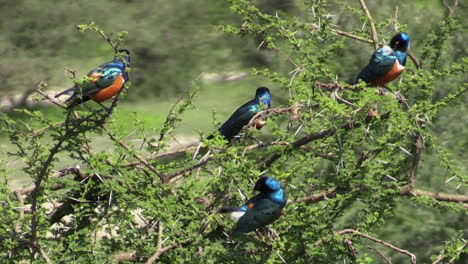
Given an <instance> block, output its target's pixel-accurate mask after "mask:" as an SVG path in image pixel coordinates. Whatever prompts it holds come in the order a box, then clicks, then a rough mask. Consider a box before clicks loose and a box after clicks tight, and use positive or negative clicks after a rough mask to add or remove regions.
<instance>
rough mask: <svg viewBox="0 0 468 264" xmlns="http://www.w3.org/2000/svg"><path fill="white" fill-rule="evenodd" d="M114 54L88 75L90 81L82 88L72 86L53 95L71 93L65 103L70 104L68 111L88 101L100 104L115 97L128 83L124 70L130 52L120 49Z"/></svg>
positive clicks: (128, 61) (128, 60)
mask: <svg viewBox="0 0 468 264" xmlns="http://www.w3.org/2000/svg"><path fill="white" fill-rule="evenodd" d="M118 53H120V54H122V55H118V54H116V56H115V57H114V60H113V61H110V62H107V63H104V64H102V65H100V66H98V67H97V68H95V69H93V70H92V71H90V72H89V73H88V75H87V76H88V77H90V78H91V79H90V80H89V82H88V83H86V84H85V85H83V87H81V88H80V87H78V85H74V86H73V87H72V88H70V89H67V90H65V91H62V92H60V93H59V94H57V95H55V97H56V98H57V97H59V96H61V95H64V94H69V93H72V95H71V96H70V98H68V99H67V101H66V102H70V103H69V105H68V107H67V108H68V109H70V108H72V107H74V106H76V105H79V104H81V103H83V102H86V101H88V100H90V99H93V100H94V101H96V102H98V103H100V102H102V101H105V100H107V99H109V98H111V97H112V96H114V95H116V94H117V93H118V92H120V90H121V89H122V88H123V87H124V85H125V83H126V82H127V81H128V73H127V72H126V71H125V69H126V68H127V67H128V65H129V63H130V52H129V51H128V50H126V49H121V50H119V51H118Z"/></svg>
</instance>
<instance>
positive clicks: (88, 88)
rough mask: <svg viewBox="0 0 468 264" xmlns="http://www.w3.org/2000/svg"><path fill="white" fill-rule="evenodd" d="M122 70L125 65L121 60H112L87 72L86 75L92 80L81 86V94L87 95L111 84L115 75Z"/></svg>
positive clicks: (121, 72)
mask: <svg viewBox="0 0 468 264" xmlns="http://www.w3.org/2000/svg"><path fill="white" fill-rule="evenodd" d="M124 72H125V65H124V63H123V62H121V61H112V62H108V63H104V64H102V65H100V66H99V67H97V68H95V69H94V70H92V71H90V72H89V73H88V77H90V78H92V80H91V81H90V82H88V83H87V84H86V85H85V86H84V87H83V96H88V95H90V94H93V93H96V92H98V91H100V90H102V89H104V88H107V87H109V86H111V85H112V84H113V83H114V82H115V80H116V78H117V76H119V75H120V74H123V73H124Z"/></svg>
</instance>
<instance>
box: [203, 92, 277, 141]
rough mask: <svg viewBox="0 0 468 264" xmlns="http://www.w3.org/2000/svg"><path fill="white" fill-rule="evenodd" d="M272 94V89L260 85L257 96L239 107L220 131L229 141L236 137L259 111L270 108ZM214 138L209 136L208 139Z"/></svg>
mask: <svg viewBox="0 0 468 264" xmlns="http://www.w3.org/2000/svg"><path fill="white" fill-rule="evenodd" d="M270 101H271V95H270V90H268V88H265V87H260V88H258V89H257V91H256V93H255V98H254V99H252V100H250V101H249V102H247V103H245V104H243V105H242V106H241V107H239V108H238V109H237V110H236V111H235V112H234V113H233V114H232V115H231V117H229V119H228V120H227V121H226V122H225V123H224V124H223V125H222V126H221V127H220V128H219V133H220V134H221V135H222V136H223V137H224V138H225V139H226V140H228V141H230V140H231V139H232V138H234V137H235V136H236V135H237V134H239V132H240V131H241V130H242V128H243V127H244V126H245V125H247V124H248V123H249V121H250V120H251V119H252V117H254V116H255V115H256V114H257V113H258V112H260V111H262V110H264V109H265V108H270ZM211 138H213V136H209V137H208V139H211Z"/></svg>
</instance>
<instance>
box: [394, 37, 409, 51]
mask: <svg viewBox="0 0 468 264" xmlns="http://www.w3.org/2000/svg"><path fill="white" fill-rule="evenodd" d="M409 45H410V37H409V35H408V34H406V33H398V34H396V35H395V36H393V38H392V40H390V48H392V49H393V50H398V51H402V52H406V51H407V50H408V47H409Z"/></svg>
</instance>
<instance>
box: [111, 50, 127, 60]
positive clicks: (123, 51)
mask: <svg viewBox="0 0 468 264" xmlns="http://www.w3.org/2000/svg"><path fill="white" fill-rule="evenodd" d="M118 53H119V54H120V56H117V55H116V56H115V58H114V59H119V60H122V59H121V58H123V59H124V60H125V62H127V63H130V51H128V50H127V49H119V50H118Z"/></svg>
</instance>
